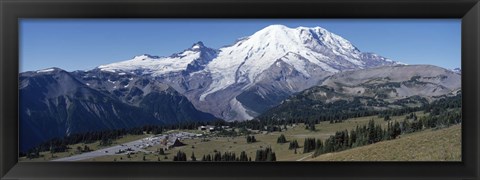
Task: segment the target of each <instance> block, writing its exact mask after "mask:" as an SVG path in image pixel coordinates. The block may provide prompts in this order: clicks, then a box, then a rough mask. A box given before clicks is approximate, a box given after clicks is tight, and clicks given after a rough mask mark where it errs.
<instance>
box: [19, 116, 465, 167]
mask: <svg viewBox="0 0 480 180" xmlns="http://www.w3.org/2000/svg"><path fill="white" fill-rule="evenodd" d="M416 114H417V116H419V117H421V116H424V114H423V113H422V112H417V113H416ZM372 118H373V119H374V120H375V123H379V124H381V125H382V126H384V127H385V126H386V122H385V121H384V120H383V118H378V117H376V116H369V117H360V118H352V119H349V120H347V121H344V122H343V123H336V124H330V123H329V122H321V123H320V124H317V125H316V129H317V131H315V132H311V131H308V130H305V126H304V125H303V124H300V125H298V126H296V127H294V128H290V129H288V130H287V131H284V132H274V133H269V134H255V137H256V139H257V140H258V142H256V143H252V144H247V143H246V139H245V137H243V136H240V137H234V138H232V137H213V138H210V141H208V142H201V140H200V139H186V140H182V141H183V142H184V143H186V144H187V145H186V146H182V147H176V148H174V149H172V150H168V151H167V152H166V153H167V154H166V156H167V158H168V159H164V158H165V155H158V154H155V153H152V154H145V153H143V152H140V153H137V154H134V155H131V156H130V158H127V155H114V156H103V157H97V158H93V159H87V160H85V161H114V160H115V161H142V160H143V156H145V158H146V161H158V159H160V161H171V160H172V159H173V156H174V155H175V154H176V152H177V151H178V150H181V151H183V152H185V153H186V154H187V157H188V159H189V160H190V156H191V154H192V152H194V153H195V156H196V158H197V159H201V158H202V156H203V155H204V154H213V151H214V150H218V151H220V152H222V153H223V152H227V151H228V152H235V153H236V154H237V156H238V155H239V154H240V152H241V151H246V152H247V155H248V156H249V157H251V158H252V159H255V152H256V150H257V149H261V148H265V147H267V146H271V147H272V149H273V151H274V152H275V153H276V156H277V160H278V161H296V160H299V159H301V160H304V161H308V160H312V159H311V158H310V157H311V156H310V153H307V154H303V153H302V150H303V148H302V146H303V141H304V139H305V138H306V137H314V138H320V139H322V140H325V139H326V138H328V137H329V136H330V135H333V134H334V133H335V132H336V131H339V130H345V129H347V130H351V129H353V128H355V127H356V126H357V125H359V126H360V125H364V124H367V123H368V121H369V120H370V119H372ZM404 118H405V116H394V117H392V119H393V120H397V121H402V120H403V119H404ZM452 128H453V129H455V130H454V131H455V132H453V134H452V132H451V131H452ZM452 128H449V129H442V130H437V131H431V130H426V131H424V132H419V133H414V134H409V135H404V136H403V137H402V138H401V139H398V140H392V141H388V142H381V143H377V144H374V145H371V146H372V147H370V146H365V147H359V148H355V149H351V150H347V151H344V152H338V153H332V154H326V155H322V156H319V157H317V158H316V159H315V160H317V159H318V160H363V161H366V160H374V159H373V158H379V159H377V160H404V159H402V158H406V157H408V156H405V155H401V156H398V153H405V152H404V151H409V153H405V154H407V155H415V156H417V159H418V160H443V159H445V157H446V156H447V155H451V156H453V157H452V158H450V159H457V160H458V159H460V148H461V142H460V134H461V133H460V126H454V127H452ZM446 130H449V131H446ZM193 131H195V130H193ZM172 132H173V131H172ZM430 133H434V135H432V134H430ZM455 133H456V135H455ZM280 134H284V135H285V136H286V138H287V140H288V141H291V140H294V139H296V140H297V141H298V143H299V145H300V146H301V148H299V149H297V154H295V153H294V151H293V150H289V149H288V142H287V143H285V144H277V143H276V141H277V138H278V137H279V135H280ZM145 136H146V135H143V136H126V137H124V138H121V139H119V140H117V142H116V143H115V144H119V143H123V142H128V141H133V140H136V139H140V138H142V137H145ZM437 136H438V137H442V138H441V139H443V140H442V141H443V142H436V141H434V140H432V139H434V138H433V137H437ZM412 138H413V140H418V141H424V142H422V143H411V142H412ZM397 141H399V142H403V144H400V143H398V144H397V143H395V142H397ZM447 142H453V143H447ZM437 143H438V145H436V144H437ZM442 143H446V144H451V146H450V147H448V146H445V145H443V144H442ZM382 144H386V145H383V146H382ZM79 145H81V146H83V144H79ZM76 146H78V145H71V146H70V147H72V149H75V148H76ZM89 146H90V147H91V148H93V149H98V148H102V147H98V142H96V143H93V144H89ZM192 146H194V148H192ZM377 146H379V147H377ZM446 147H448V149H445V148H446ZM365 148H373V149H375V148H378V150H372V149H366V150H364V151H367V152H364V153H365V155H361V156H363V157H364V159H360V158H361V157H360V156H359V155H355V156H354V153H357V152H354V153H353V154H352V155H351V156H353V157H355V158H351V157H349V156H345V157H349V158H344V159H341V158H340V157H343V154H344V153H348V152H350V151H358V150H362V149H365ZM382 148H383V151H388V152H383V151H380V150H382ZM157 149H158V147H150V148H148V149H147V150H149V151H155V150H157ZM389 149H391V150H389ZM404 149H405V150H404ZM410 149H413V150H410ZM415 149H421V150H419V151H420V152H423V154H417V153H410V151H411V152H414V151H416V150H415ZM402 150H403V151H402ZM70 151H71V152H70ZM70 151H69V152H67V153H56V154H55V158H60V157H65V156H69V155H70V154H71V153H73V150H70ZM377 151H378V152H377ZM431 151H435V152H437V151H438V152H437V153H432V152H431ZM441 151H443V152H444V153H443V154H446V155H445V157H444V156H443V154H442V153H441ZM370 152H371V153H373V152H376V153H377V155H376V156H373V155H371V154H369V153H370ZM384 153H385V154H386V155H383V156H382V157H380V154H384ZM388 153H396V154H397V155H395V156H388V155H387V154H388ZM42 154H45V157H42V158H38V159H33V160H26V159H24V158H23V160H26V161H45V160H50V159H51V158H50V156H51V155H50V153H48V152H42ZM337 154H339V155H337ZM434 155H435V156H434ZM350 158H351V159H350ZM419 158H423V159H419ZM409 159H413V158H409ZM413 160H416V159H413Z"/></svg>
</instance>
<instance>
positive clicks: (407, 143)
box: [306, 125, 462, 161]
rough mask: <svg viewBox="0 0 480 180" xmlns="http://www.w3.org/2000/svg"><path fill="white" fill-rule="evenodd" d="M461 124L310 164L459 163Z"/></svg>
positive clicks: (346, 152) (326, 156) (319, 159)
mask: <svg viewBox="0 0 480 180" xmlns="http://www.w3.org/2000/svg"><path fill="white" fill-rule="evenodd" d="M461 134H462V133H461V125H455V126H451V127H449V128H445V129H439V130H425V131H422V132H417V133H412V134H408V135H403V136H402V137H401V138H399V139H395V140H391V141H384V142H379V143H376V144H372V145H368V146H363V147H358V148H354V149H350V150H346V151H342V152H336V153H328V154H323V155H321V156H318V157H316V158H314V159H310V158H308V159H306V160H313V161H432V160H434V161H461V159H462V156H461V147H462V144H461V143H462V142H461Z"/></svg>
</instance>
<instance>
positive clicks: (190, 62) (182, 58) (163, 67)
mask: <svg viewBox="0 0 480 180" xmlns="http://www.w3.org/2000/svg"><path fill="white" fill-rule="evenodd" d="M216 55H217V51H216V50H214V49H210V48H207V47H205V46H204V45H203V43H202V42H197V43H195V44H193V45H192V47H191V48H189V49H186V50H185V51H183V52H181V53H177V54H173V55H171V56H169V57H159V56H152V55H149V54H143V55H140V56H135V57H134V58H133V59H131V60H127V61H122V62H118V63H112V64H108V65H102V66H99V67H98V69H100V70H102V71H109V72H116V71H120V72H131V73H135V74H141V75H147V74H148V75H152V76H161V75H165V74H170V73H178V72H181V71H185V70H187V71H189V72H194V71H198V70H202V69H203V67H204V66H205V65H206V64H207V63H208V62H209V61H211V60H212V59H213V58H214V57H216Z"/></svg>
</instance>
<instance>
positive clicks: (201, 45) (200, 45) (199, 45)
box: [191, 41, 205, 50]
mask: <svg viewBox="0 0 480 180" xmlns="http://www.w3.org/2000/svg"><path fill="white" fill-rule="evenodd" d="M202 48H205V45H204V44H203V42H202V41H198V42H196V43H195V44H193V45H192V47H191V49H193V50H196V49H202Z"/></svg>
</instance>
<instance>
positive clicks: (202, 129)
mask: <svg viewBox="0 0 480 180" xmlns="http://www.w3.org/2000/svg"><path fill="white" fill-rule="evenodd" d="M198 130H199V131H209V132H212V131H215V126H210V125H208V126H199V127H198Z"/></svg>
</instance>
